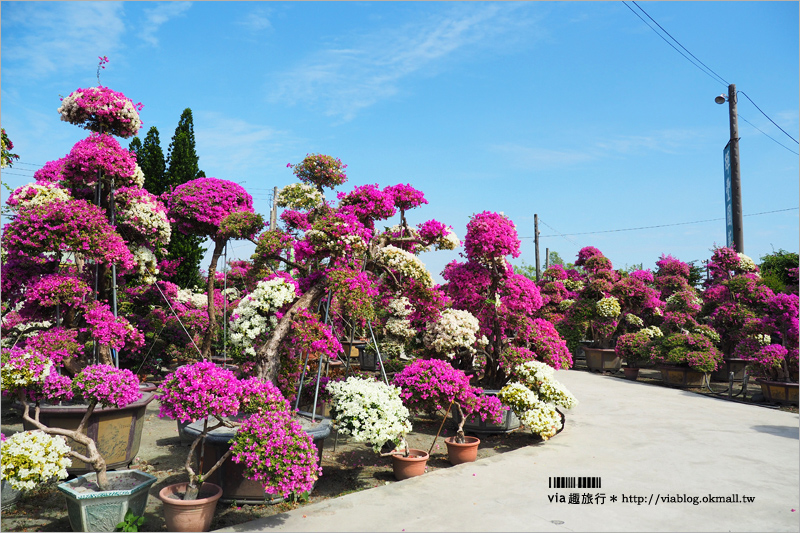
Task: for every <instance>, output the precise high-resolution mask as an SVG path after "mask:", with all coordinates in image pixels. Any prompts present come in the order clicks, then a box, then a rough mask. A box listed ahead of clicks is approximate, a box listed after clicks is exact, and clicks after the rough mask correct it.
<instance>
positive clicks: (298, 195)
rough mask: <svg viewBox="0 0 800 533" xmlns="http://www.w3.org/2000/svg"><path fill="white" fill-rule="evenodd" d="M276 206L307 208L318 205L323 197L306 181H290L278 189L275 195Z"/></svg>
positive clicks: (323, 199)
mask: <svg viewBox="0 0 800 533" xmlns="http://www.w3.org/2000/svg"><path fill="white" fill-rule="evenodd" d="M275 201H276V203H277V204H278V207H288V208H289V209H294V210H300V209H302V210H309V209H314V208H315V207H319V206H321V205H322V204H323V202H324V201H325V197H324V196H323V195H322V193H321V192H319V191H318V190H317V188H316V187H314V186H313V185H309V184H307V183H291V184H289V185H287V186H286V187H284V188H283V189H281V190H280V191H278V196H276V197H275Z"/></svg>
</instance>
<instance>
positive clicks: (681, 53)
mask: <svg viewBox="0 0 800 533" xmlns="http://www.w3.org/2000/svg"><path fill="white" fill-rule="evenodd" d="M622 3H623V4H625V7H627V8H628V9H630V10H631V12H632V13H633V14H634V15H636V16H637V17H639V19H640V20H641V21H642V22H644V23H645V24H646V25H647V27H648V28H650V29H651V30H653V32H655V34H656V35H658V36H659V37H661V39H663V40H664V42H665V43H667V44H668V45H670V46H671V47H672V48H673V49H674V50H675V51H676V52H678V53H679V54H680V55H682V56H683V57H684V58H686V60H687V61H689V62H690V63H691V64H692V65H694V66H695V67H697V68H699V69H700V70H701V71H702V72H703V73H705V74H706V75H707V76H709V77H710V78H711V79H714V77H713V76H712V74H713V75H714V76H716V77H717V78H718V79H714V81H719V82H720V83H723V84H724V85H726V86H727V85H730V83H728V82H727V81H726V80H725V78H723V77H722V76H720V75H719V74H717V73H716V72H714V71H713V70H712V69H711V68H710V67H709V66H708V65H706V64H705V63H703V62H702V61H700V59H698V58H697V56H695V55H694V54H693V53H691V52H690V51H689V50H688V49H687V48H686V47H685V46H683V45H682V44H681V43H680V42H679V41H678V40H677V39H676V38H675V37H673V36H672V35H670V33H669V32H668V31H667V30H665V29H664V27H663V26H661V24H659V23H658V22H657V21H656V20H655V19H654V18H653V17H651V16H650V15H649V14H648V13H647V11H645V10H644V9H642V6H640V5H639V4H637V3H636V2H635V1H633V2H632V3H633V4H634V5H635V6H636V7H637V8H639V10H640V11H641V12H642V13H644V14H645V15H647V18H649V19H650V20H652V21H653V22H654V23H655V25H656V26H658V27H659V28H660V29H661V31H663V32H664V33H666V34H667V35H669V37H670V39H672V40H673V41H675V42H676V43H677V44H678V46H680V47H681V48H683V49H684V50H686V52H687V53H688V54H689V55H690V56H692V57H693V58H694V59H695V60H697V62H698V63H700V65H703V67H705V70H704V69H703V68H701V67H700V65H698V64H697V63H695V62H694V61H692V60H691V59H689V58H688V57H686V54H684V53H683V52H681V51H680V50H678V49H677V48H675V46H674V45H673V44H672V43H671V42H669V41H668V40H667V39H666V38H665V37H664V36H663V35H661V34H660V33H659V32H658V31H656V29H655V28H654V27H653V26H651V25H650V24H649V23H648V22H647V21H646V20H644V19H643V18H642V17H641V15H639V13H637V12H636V11H635V10H634V9H633V8H632V7H631V6H629V5H628V4H627V3H626V2H624V1H623V2H622ZM738 92H739V93H741V94H743V95H744V96H745V98H747V99H748V100H750V103H752V104H753V105H754V106H756V109H758V110H759V111H760V112H761V114H762V115H764V116H765V117H767V119H768V120H769V121H770V122H772V123H773V124H774V125H775V127H777V128H778V129H779V130H781V131H782V132H783V133H784V134H786V136H788V137H789V138H790V139H792V140H793V141H794V142H796V143H797V140H796V139H795V138H794V137H792V136H791V135H789V134H788V133H786V131H784V129H783V128H781V127H780V126H778V124H777V123H776V122H775V121H774V120H772V119H771V118H770V117H769V116H767V114H766V113H764V112H763V111H761V108H760V107H758V105H756V103H755V102H753V100H752V98H750V97H749V96H747V94H746V93H745V92H744V91H738ZM739 117H741V115H739ZM742 120H744V121H745V122H747V123H748V124H750V125H751V126H753V127H754V128H756V127H755V126H754V125H753V124H752V123H751V122H749V121H748V120H746V119H744V118H742ZM756 129H757V130H758V131H760V132H761V133H763V134H764V135H766V136H767V137H769V138H770V139H772V140H773V141H775V142H776V143H778V144H780V145H781V146H783V147H784V148H786V146H784V145H783V144H781V143H779V142H778V141H776V140H775V139H773V138H772V137H770V136H769V135H767V134H766V133H764V132H763V131H761V130H760V129H759V128H756ZM798 144H800V143H798ZM786 149H787V150H789V151H790V152H792V153H793V154H795V155H800V154H798V153H797V152H795V151H793V150H790V149H789V148H786Z"/></svg>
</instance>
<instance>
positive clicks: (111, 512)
mask: <svg viewBox="0 0 800 533" xmlns="http://www.w3.org/2000/svg"><path fill="white" fill-rule="evenodd" d="M157 480H158V478H156V477H155V476H152V475H150V474H148V473H146V472H141V471H139V470H120V471H117V472H108V482H109V485H110V486H111V489H110V490H105V491H100V490H97V484H96V481H97V474H96V473H94V472H92V473H91V474H85V475H83V476H79V477H77V478H75V479H73V480H70V481H66V482H64V483H59V485H58V490H59V491H61V492H62V493H63V494H64V497H65V499H66V501H67V514H68V515H69V523H70V525H71V526H72V530H73V531H114V528H116V526H117V524H119V523H120V522H123V521H124V520H125V513H126V512H127V511H128V509H130V510H131V512H133V514H135V515H138V516H143V515H144V510H145V507H146V506H147V495H148V492H147V491H148V489H149V488H150V486H151V485H152V484H153V483H155V482H156V481H157Z"/></svg>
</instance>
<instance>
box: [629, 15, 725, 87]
mask: <svg viewBox="0 0 800 533" xmlns="http://www.w3.org/2000/svg"><path fill="white" fill-rule="evenodd" d="M633 5H635V6H636V7H638V8H639V9H640V10H641V12H642V13H644V14H645V15H647V18H649V19H650V20H652V21H653V22H655V24H656V26H658V27H659V28H661V31H663V32H664V33H666V34H667V35H669V38H670V39H672V40H673V41H675V42H676V43H678V46H680V47H681V48H683V49H684V50H686V53H688V54H689V55H690V56H692V57H693V58H695V59H697V56H695V55H694V54H693V53H691V52H689V50H688V49H687V48H686V47H685V46H683V45H682V44H681V43H680V42H678V39H676V38H675V37H673V36H672V35H670V33H669V32H668V31H667V30H665V29H664V27H663V26H661V24H659V23H658V22H656V20H655V19H654V18H653V17H651V16H650V15H649V14H648V13H647V11H645V10H644V9H642V6H640V5H639V4H637V3H636V2H635V1H634V2H633ZM673 48H674V47H673ZM684 57H685V56H684ZM697 62H698V63H700V64H701V65H703V66H704V67H705V68H706V69H707V70H708V71H709V72H711V73H712V74H714V76H716V77H717V78H719V79H720V80H721V81H722V83H724V84H725V85H730V83H728V82H727V81H726V80H725V78H723V77H722V76H720V75H719V74H717V73H716V72H714V71H713V70H711V68H710V67H709V66H708V65H706V64H705V63H703V62H702V61H700V60H699V59H697Z"/></svg>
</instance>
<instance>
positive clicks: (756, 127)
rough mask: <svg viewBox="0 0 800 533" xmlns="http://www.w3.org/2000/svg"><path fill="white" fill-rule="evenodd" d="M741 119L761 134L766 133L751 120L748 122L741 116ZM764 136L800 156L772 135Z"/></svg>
mask: <svg viewBox="0 0 800 533" xmlns="http://www.w3.org/2000/svg"><path fill="white" fill-rule="evenodd" d="M739 118H740V119H742V120H744V121H745V122H747V123H748V124H750V125H751V126H753V127H754V128H755V129H757V130H758V131H760V132H761V133H764V132H763V131H762V130H761V129H760V128H759V127H758V126H756V125H755V124H753V123H752V122H750V121H749V120H747V119H746V118H744V117H743V116H742V115H739ZM767 118H769V117H767ZM764 135H766V136H767V137H769V138H770V139H772V141H774V142H775V144H777V145H778V146H782V147H784V148H786V149H787V150H789V151H790V152H792V153H793V154H794V155H800V154H798V153H797V152H795V151H794V150H792V149H791V148H789V147H788V146H786V145H785V144H783V143H780V142H778V141H777V140H776V139H775V138H773V137H772V136H770V135H767V134H766V133H764Z"/></svg>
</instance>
